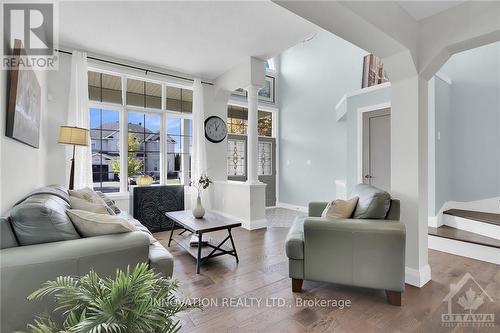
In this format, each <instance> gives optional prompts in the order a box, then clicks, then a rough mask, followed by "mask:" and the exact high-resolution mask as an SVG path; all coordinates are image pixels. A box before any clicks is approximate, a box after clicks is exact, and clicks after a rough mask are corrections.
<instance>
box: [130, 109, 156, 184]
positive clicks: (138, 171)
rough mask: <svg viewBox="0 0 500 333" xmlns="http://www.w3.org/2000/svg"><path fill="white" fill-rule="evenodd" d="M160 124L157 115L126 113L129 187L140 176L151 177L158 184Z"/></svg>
mask: <svg viewBox="0 0 500 333" xmlns="http://www.w3.org/2000/svg"><path fill="white" fill-rule="evenodd" d="M160 124H161V116H160V115H159V114H148V113H138V112H128V125H127V127H128V136H127V142H128V157H127V165H128V177H129V181H130V184H131V185H135V184H136V179H137V177H139V176H140V175H149V176H151V177H153V180H154V183H155V184H159V183H160Z"/></svg>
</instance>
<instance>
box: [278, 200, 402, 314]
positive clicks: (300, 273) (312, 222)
mask: <svg viewBox="0 0 500 333" xmlns="http://www.w3.org/2000/svg"><path fill="white" fill-rule="evenodd" d="M326 205H327V203H326V202H311V203H310V204H309V216H308V217H298V218H297V219H296V220H295V222H294V224H293V226H292V228H291V229H290V231H289V234H288V237H287V240H286V254H287V256H288V259H289V276H290V277H291V278H292V290H293V291H294V292H300V291H301V290H302V283H303V280H311V281H321V282H331V283H339V284H344V285H352V286H359V287H366V288H373V289H383V290H385V291H386V294H387V297H388V301H389V303H390V304H393V305H401V293H402V292H403V291H404V281H405V280H404V271H405V239H406V236H405V227H404V224H403V223H400V222H399V200H391V202H390V208H389V211H388V213H387V215H386V217H385V219H373V220H372V219H336V220H327V219H325V218H321V213H322V211H323V210H324V208H325V207H326Z"/></svg>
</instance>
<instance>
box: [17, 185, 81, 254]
mask: <svg viewBox="0 0 500 333" xmlns="http://www.w3.org/2000/svg"><path fill="white" fill-rule="evenodd" d="M69 208H70V206H69V204H68V203H67V202H66V201H65V200H63V199H62V198H61V197H60V196H56V195H53V194H47V193H40V194H33V195H31V196H30V197H28V198H27V199H26V200H24V201H23V202H22V203H20V204H18V205H16V206H14V207H13V208H12V210H11V211H10V221H11V225H12V229H13V230H14V233H15V235H16V238H17V240H18V242H19V244H20V245H32V244H39V243H49V242H58V241H64V240H70V239H78V238H80V235H79V234H78V232H77V231H76V229H75V227H74V226H73V223H71V220H70V219H69V217H68V215H66V209H69Z"/></svg>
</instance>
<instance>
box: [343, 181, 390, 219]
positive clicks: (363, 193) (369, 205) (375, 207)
mask: <svg viewBox="0 0 500 333" xmlns="http://www.w3.org/2000/svg"><path fill="white" fill-rule="evenodd" d="M351 197H358V204H357V205H356V209H355V210H354V214H353V216H352V218H354V219H385V217H386V215H387V212H388V211H389V207H390V206H391V195H390V194H389V193H387V192H386V191H384V190H381V189H378V188H376V187H374V186H371V185H367V184H358V185H356V186H355V187H354V190H353V191H352V194H351Z"/></svg>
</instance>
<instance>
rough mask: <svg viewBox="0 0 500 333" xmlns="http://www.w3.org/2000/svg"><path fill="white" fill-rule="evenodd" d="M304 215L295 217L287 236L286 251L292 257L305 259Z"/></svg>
mask: <svg viewBox="0 0 500 333" xmlns="http://www.w3.org/2000/svg"><path fill="white" fill-rule="evenodd" d="M304 220H305V217H304V216H298V217H296V218H295V221H294V222H293V225H292V227H291V228H290V231H288V235H287V236H286V243H285V251H286V256H287V257H288V258H290V259H304Z"/></svg>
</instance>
